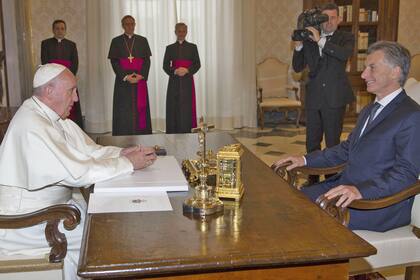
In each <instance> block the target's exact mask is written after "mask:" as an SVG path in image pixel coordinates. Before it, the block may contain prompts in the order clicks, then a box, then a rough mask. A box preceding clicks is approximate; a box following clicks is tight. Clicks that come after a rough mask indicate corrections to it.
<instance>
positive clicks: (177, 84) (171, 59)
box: [163, 23, 201, 133]
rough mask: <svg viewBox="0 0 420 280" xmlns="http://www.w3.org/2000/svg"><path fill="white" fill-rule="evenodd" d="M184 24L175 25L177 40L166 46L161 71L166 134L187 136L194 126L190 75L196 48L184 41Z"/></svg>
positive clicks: (196, 57)
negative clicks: (165, 84) (165, 85)
mask: <svg viewBox="0 0 420 280" xmlns="http://www.w3.org/2000/svg"><path fill="white" fill-rule="evenodd" d="M187 32H188V29H187V25H186V24H184V23H177V24H176V25H175V34H176V36H177V41H176V42H175V43H173V44H171V45H169V46H167V47H166V51H165V56H164V59H163V70H164V71H165V72H166V74H168V75H169V82H168V90H167V93H166V133H189V132H191V128H194V127H197V116H196V101H195V100H196V98H195V97H196V93H195V85H194V77H193V75H194V74H195V73H196V72H197V71H198V70H199V69H200V66H201V64H200V57H199V55H198V50H197V46H196V45H195V44H192V43H190V42H187V41H186V40H185V36H186V35H187Z"/></svg>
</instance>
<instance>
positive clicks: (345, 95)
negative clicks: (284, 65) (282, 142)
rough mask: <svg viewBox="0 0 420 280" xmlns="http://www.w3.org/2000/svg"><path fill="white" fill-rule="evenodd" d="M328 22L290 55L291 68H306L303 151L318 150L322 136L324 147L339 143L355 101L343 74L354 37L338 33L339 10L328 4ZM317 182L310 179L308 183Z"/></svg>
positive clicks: (326, 8) (345, 33)
mask: <svg viewBox="0 0 420 280" xmlns="http://www.w3.org/2000/svg"><path fill="white" fill-rule="evenodd" d="M321 10H322V13H323V14H326V15H328V17H329V20H328V21H327V22H324V23H322V24H321V34H320V32H319V31H318V29H316V28H315V27H307V29H308V30H309V31H311V32H312V35H311V36H310V40H305V41H303V42H302V41H296V42H295V50H294V52H293V61H292V63H293V69H294V70H295V71H296V72H301V71H302V70H303V69H304V68H305V67H306V66H308V67H309V81H308V83H307V85H306V95H305V114H306V152H307V153H310V152H313V151H316V150H320V149H321V142H322V137H323V135H324V133H325V143H326V146H327V147H332V146H335V145H337V144H338V143H340V135H341V131H342V129H343V118H344V113H345V111H346V105H347V104H349V103H351V102H352V101H353V100H354V96H353V91H352V88H351V86H350V82H349V80H348V78H347V75H346V71H345V68H346V63H347V59H348V58H349V57H350V56H351V55H352V54H353V48H354V36H353V35H352V34H350V33H347V32H344V31H341V30H337V27H338V24H339V23H340V20H339V18H338V7H337V5H336V4H334V3H327V4H325V5H323V6H322V7H321ZM317 181H319V177H317V176H311V177H310V178H309V184H313V183H315V182H317Z"/></svg>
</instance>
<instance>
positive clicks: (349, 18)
mask: <svg viewBox="0 0 420 280" xmlns="http://www.w3.org/2000/svg"><path fill="white" fill-rule="evenodd" d="M346 10H347V22H351V21H353V6H352V5H347V6H346Z"/></svg>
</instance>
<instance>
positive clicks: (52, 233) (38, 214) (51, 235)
mask: <svg viewBox="0 0 420 280" xmlns="http://www.w3.org/2000/svg"><path fill="white" fill-rule="evenodd" d="M80 218H81V214H80V210H79V209H78V208H77V207H76V206H74V205H71V204H58V205H53V206H50V207H46V208H43V209H40V210H38V211H35V212H31V213H27V214H21V215H0V228H6V229H17V228H25V227H30V226H35V225H38V224H41V223H44V222H47V225H46V227H45V238H46V239H47V241H48V245H49V246H50V247H51V251H50V255H49V261H50V262H52V263H56V262H60V261H61V260H63V259H64V257H65V256H66V254H67V239H66V236H65V235H64V234H63V233H61V232H60V231H59V230H58V225H59V223H60V221H61V220H63V224H64V228H65V229H67V230H73V229H75V228H76V226H77V225H78V224H79V223H80Z"/></svg>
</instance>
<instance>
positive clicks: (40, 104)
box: [32, 96, 61, 122]
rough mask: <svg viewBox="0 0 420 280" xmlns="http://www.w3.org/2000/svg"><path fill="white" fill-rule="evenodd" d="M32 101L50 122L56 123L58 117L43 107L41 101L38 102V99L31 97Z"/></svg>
mask: <svg viewBox="0 0 420 280" xmlns="http://www.w3.org/2000/svg"><path fill="white" fill-rule="evenodd" d="M32 99H33V101H34V102H35V103H36V104H37V105H38V106H39V108H40V109H41V110H42V111H43V112H44V113H45V114H46V115H47V117H48V118H49V119H50V120H51V121H54V122H56V121H59V120H60V119H61V118H60V116H59V115H58V114H57V113H56V112H55V111H54V110H52V109H51V108H50V107H48V106H47V105H45V104H44V103H43V102H42V101H41V100H39V98H38V97H36V96H32Z"/></svg>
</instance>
